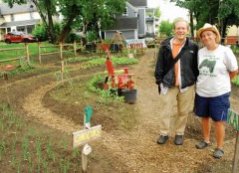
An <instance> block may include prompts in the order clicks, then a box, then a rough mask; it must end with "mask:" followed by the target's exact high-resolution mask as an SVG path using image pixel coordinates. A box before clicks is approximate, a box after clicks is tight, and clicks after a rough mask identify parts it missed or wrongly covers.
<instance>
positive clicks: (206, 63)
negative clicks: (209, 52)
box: [199, 59, 216, 73]
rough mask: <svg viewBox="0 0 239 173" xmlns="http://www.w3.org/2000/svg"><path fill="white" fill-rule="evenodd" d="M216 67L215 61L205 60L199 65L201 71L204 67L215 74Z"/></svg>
mask: <svg viewBox="0 0 239 173" xmlns="http://www.w3.org/2000/svg"><path fill="white" fill-rule="evenodd" d="M215 65H216V61H215V60H208V59H205V60H203V61H202V63H201V64H200V65H199V69H201V68H203V67H206V68H208V70H209V71H210V73H212V72H213V70H214V67H215Z"/></svg>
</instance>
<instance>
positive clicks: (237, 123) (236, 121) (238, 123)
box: [227, 109, 239, 173]
mask: <svg viewBox="0 0 239 173" xmlns="http://www.w3.org/2000/svg"><path fill="white" fill-rule="evenodd" d="M227 123H228V124H230V125H232V126H233V127H234V128H235V129H236V131H237V137H236V144H235V152H234V158H233V168H232V173H238V172H237V167H238V160H239V114H238V113H236V112H234V111H232V110H231V109H229V110H228V115H227Z"/></svg>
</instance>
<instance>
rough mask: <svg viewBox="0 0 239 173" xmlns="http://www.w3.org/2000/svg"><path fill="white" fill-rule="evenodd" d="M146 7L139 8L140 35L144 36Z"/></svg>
mask: <svg viewBox="0 0 239 173" xmlns="http://www.w3.org/2000/svg"><path fill="white" fill-rule="evenodd" d="M145 15H146V14H145V9H139V23H138V26H139V28H138V32H139V36H140V37H144V36H145V34H146V31H145V30H146V20H145V18H146V16H145Z"/></svg>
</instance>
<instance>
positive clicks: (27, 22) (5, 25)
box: [0, 19, 40, 28]
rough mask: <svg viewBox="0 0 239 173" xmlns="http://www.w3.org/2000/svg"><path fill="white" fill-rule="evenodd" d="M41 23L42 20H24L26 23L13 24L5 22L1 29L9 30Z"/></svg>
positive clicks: (14, 22)
mask: <svg viewBox="0 0 239 173" xmlns="http://www.w3.org/2000/svg"><path fill="white" fill-rule="evenodd" d="M39 22H40V19H33V20H24V21H13V22H5V23H3V24H2V25H0V28H8V27H11V26H27V25H35V24H37V23H39Z"/></svg>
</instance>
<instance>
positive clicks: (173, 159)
mask: <svg viewBox="0 0 239 173" xmlns="http://www.w3.org/2000/svg"><path fill="white" fill-rule="evenodd" d="M155 59H156V50H154V49H150V50H147V51H146V52H145V54H144V55H143V56H142V57H141V58H140V61H139V64H137V65H134V66H133V67H131V68H130V71H132V73H133V74H134V80H135V83H136V88H137V93H138V94H137V102H136V103H135V104H131V105H129V104H125V103H123V104H122V105H124V109H127V110H128V113H130V115H131V114H132V115H133V116H135V117H133V119H135V120H134V121H133V122H131V123H132V125H131V127H127V128H126V130H125V129H122V128H119V126H118V125H117V122H116V120H115V119H114V118H113V116H117V114H115V113H119V112H120V111H121V107H119V105H117V104H116V105H115V104H113V103H112V104H111V105H109V106H107V107H104V106H102V105H99V104H95V105H97V107H96V108H94V109H95V110H96V111H95V114H96V115H94V117H93V120H92V121H93V122H92V124H102V126H103V135H102V138H101V139H100V140H97V141H94V142H92V143H91V145H92V148H93V153H92V154H91V155H90V156H89V165H88V172H92V173H112V172H117V173H134V172H135V173H227V172H228V173H229V172H231V169H232V160H233V155H234V145H235V137H236V132H235V131H234V130H233V129H232V128H231V127H229V126H227V131H226V132H227V136H226V139H225V147H224V150H225V156H224V157H223V158H222V159H221V160H215V159H214V158H213V157H212V151H213V149H214V147H215V143H213V145H212V146H211V147H209V148H207V149H205V150H197V149H196V148H195V144H196V142H197V141H198V140H200V139H201V129H200V120H199V119H197V118H196V117H195V116H194V114H193V113H192V110H190V112H191V113H190V117H189V118H188V126H187V129H186V134H185V141H184V144H183V145H182V146H176V145H174V143H173V139H174V133H173V132H172V133H171V138H170V140H169V142H168V143H167V144H165V145H158V144H156V139H157V137H158V135H159V134H158V132H159V131H158V128H159V126H158V122H159V121H160V115H162V114H163V113H164V105H163V101H162V100H160V97H159V95H158V92H157V86H156V85H155V82H154V77H153V71H154V64H155ZM51 65H52V64H51ZM53 65H54V64H53ZM74 68H75V69H76V70H75V71H73V72H72V80H78V81H84V80H85V78H87V77H89V76H92V75H94V74H95V72H96V71H97V70H103V68H102V69H95V70H87V71H84V70H81V69H80V65H75V66H74ZM79 83H80V82H79ZM1 84H2V86H1V89H0V93H1V96H4V99H6V98H7V99H8V101H9V103H11V104H12V106H13V107H15V108H16V109H17V110H18V111H19V113H21V114H23V115H24V117H25V118H26V119H28V120H29V121H34V122H37V123H39V124H40V125H41V126H39V128H49V129H51V130H52V131H55V135H56V136H57V135H58V134H59V133H61V134H63V135H66V136H68V137H69V136H70V135H71V133H72V132H73V131H76V130H79V129H82V124H83V122H82V110H83V108H84V106H85V105H87V104H88V103H86V101H85V100H79V101H74V103H71V104H66V103H67V102H66V101H57V99H55V98H53V97H52V93H54V92H55V91H56V88H57V87H59V85H58V83H57V82H56V80H55V74H54V72H49V71H48V72H47V73H45V74H44V73H42V74H41V75H38V76H26V78H23V79H14V78H12V79H10V81H7V82H6V81H1ZM79 85H80V84H79ZM63 87H64V86H63ZM79 87H80V86H79ZM58 89H59V88H58ZM81 92H82V94H83V91H81ZM65 94H66V95H67V94H68V95H70V94H71V93H65ZM72 97H73V96H72ZM4 99H3V98H2V99H1V100H4ZM238 99H239V96H238V88H235V87H233V91H232V96H231V104H232V107H233V109H234V110H236V111H238V112H239V107H238V105H239V100H238ZM68 103H69V102H68ZM90 103H92V104H94V102H93V101H91V102H90ZM122 105H120V106H122ZM192 107H193V105H192ZM102 109H104V110H102ZM121 113H122V112H121ZM123 113H124V111H123ZM123 113H122V114H123ZM119 114H120V113H119ZM175 114H176V102H175V103H172V119H173V117H174V116H175ZM120 115H121V114H120ZM110 117H112V118H110ZM127 129H128V130H127ZM213 135H214V133H212V138H213V139H214V137H213ZM76 172H77V171H76Z"/></svg>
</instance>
